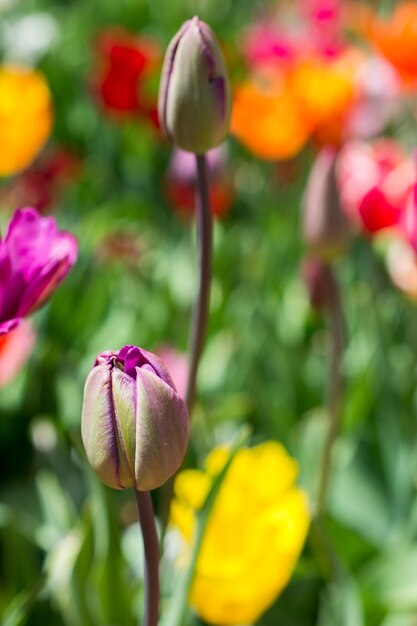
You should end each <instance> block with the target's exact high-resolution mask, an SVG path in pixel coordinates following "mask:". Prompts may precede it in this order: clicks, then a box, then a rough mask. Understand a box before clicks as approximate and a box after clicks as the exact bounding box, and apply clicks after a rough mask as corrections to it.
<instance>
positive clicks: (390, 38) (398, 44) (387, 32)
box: [367, 1, 417, 82]
mask: <svg viewBox="0 0 417 626" xmlns="http://www.w3.org/2000/svg"><path fill="white" fill-rule="evenodd" d="M367 30H368V36H369V38H370V40H371V42H372V43H373V44H374V45H375V47H376V48H377V49H378V50H379V51H380V52H381V54H382V55H383V56H385V58H386V59H388V61H390V63H392V65H393V66H394V67H395V68H396V69H397V70H398V71H399V72H400V74H401V75H402V77H403V78H404V80H405V81H407V82H409V81H414V80H417V54H416V51H417V3H416V2H415V1H406V2H401V3H400V4H398V5H397V6H396V7H395V9H394V11H393V12H392V13H391V15H389V16H388V17H387V18H380V17H377V16H375V17H374V18H373V19H371V20H369V22H368V28H367Z"/></svg>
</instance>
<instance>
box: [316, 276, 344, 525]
mask: <svg viewBox="0 0 417 626" xmlns="http://www.w3.org/2000/svg"><path fill="white" fill-rule="evenodd" d="M329 269H330V268H329ZM331 281H332V285H331V296H330V298H329V300H328V303H327V313H328V323H329V330H330V336H331V356H330V371H329V391H328V409H329V418H330V424H329V430H328V432H327V436H326V440H325V443H324V451H323V458H322V466H321V474H320V482H319V490H318V497H317V515H318V516H319V517H320V516H321V515H323V513H324V511H325V508H326V498H327V492H328V487H329V482H330V475H331V469H332V467H331V466H332V453H333V447H334V444H335V442H336V439H337V436H338V434H339V430H340V421H341V398H342V387H343V380H342V371H341V362H342V355H343V344H344V320H343V312H342V306H341V300H340V294H339V289H338V285H337V282H336V279H335V276H334V274H333V273H332V274H331Z"/></svg>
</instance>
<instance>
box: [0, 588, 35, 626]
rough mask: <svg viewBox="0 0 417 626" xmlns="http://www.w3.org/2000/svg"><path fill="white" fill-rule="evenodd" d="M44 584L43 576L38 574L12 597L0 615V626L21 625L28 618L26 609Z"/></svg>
mask: <svg viewBox="0 0 417 626" xmlns="http://www.w3.org/2000/svg"><path fill="white" fill-rule="evenodd" d="M44 585H45V578H44V576H40V577H39V578H38V579H37V580H36V581H35V582H34V583H33V584H32V585H31V586H30V587H29V588H28V589H24V590H23V591H21V592H20V593H19V594H18V595H17V596H15V597H14V598H13V600H12V601H11V603H10V604H9V606H8V607H7V608H6V610H5V612H4V613H3V615H2V621H1V623H2V626H23V625H24V624H26V622H27V619H28V610H29V608H30V607H31V605H32V604H33V603H34V602H36V600H37V598H38V596H39V594H40V593H41V591H42V590H43V588H44Z"/></svg>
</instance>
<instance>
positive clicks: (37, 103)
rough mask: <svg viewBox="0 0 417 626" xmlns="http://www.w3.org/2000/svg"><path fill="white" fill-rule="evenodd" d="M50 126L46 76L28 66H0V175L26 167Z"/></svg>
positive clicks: (50, 105)
mask: <svg viewBox="0 0 417 626" xmlns="http://www.w3.org/2000/svg"><path fill="white" fill-rule="evenodd" d="M51 126H52V103H51V94H50V92H49V89H48V86H47V84H46V81H45V79H44V77H43V76H42V75H41V74H39V73H38V72H36V71H35V70H33V69H31V68H28V67H24V66H20V65H19V66H18V65H3V66H0V176H9V175H11V174H15V173H16V172H19V171H20V170H22V169H24V168H25V167H27V166H28V165H29V164H30V163H31V161H32V160H33V159H34V158H35V156H36V155H37V154H38V152H39V151H40V150H41V148H42V147H43V145H44V143H45V142H46V140H47V138H48V136H49V133H50V131H51Z"/></svg>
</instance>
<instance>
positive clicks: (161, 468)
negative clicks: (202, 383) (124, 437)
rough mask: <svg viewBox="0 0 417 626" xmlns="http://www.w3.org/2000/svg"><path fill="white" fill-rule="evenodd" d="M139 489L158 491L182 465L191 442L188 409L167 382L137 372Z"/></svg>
mask: <svg viewBox="0 0 417 626" xmlns="http://www.w3.org/2000/svg"><path fill="white" fill-rule="evenodd" d="M136 415H137V416H138V419H137V422H136V456H135V476H136V488H137V489H139V490H141V491H148V490H151V489H156V488H157V487H160V486H161V485H162V484H163V483H165V482H166V481H167V480H168V478H170V476H172V475H173V474H174V473H175V472H176V470H177V469H178V467H179V466H180V465H181V463H182V460H183V458H184V454H185V450H186V448H187V443H188V431H189V417H188V411H187V407H186V405H185V403H184V401H183V400H182V398H180V396H179V395H178V394H177V393H176V391H174V389H173V388H172V387H171V386H170V385H168V384H167V383H166V382H164V381H163V380H161V379H160V378H159V377H158V376H155V375H154V374H152V373H151V372H149V371H147V370H143V369H139V368H137V370H136Z"/></svg>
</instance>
